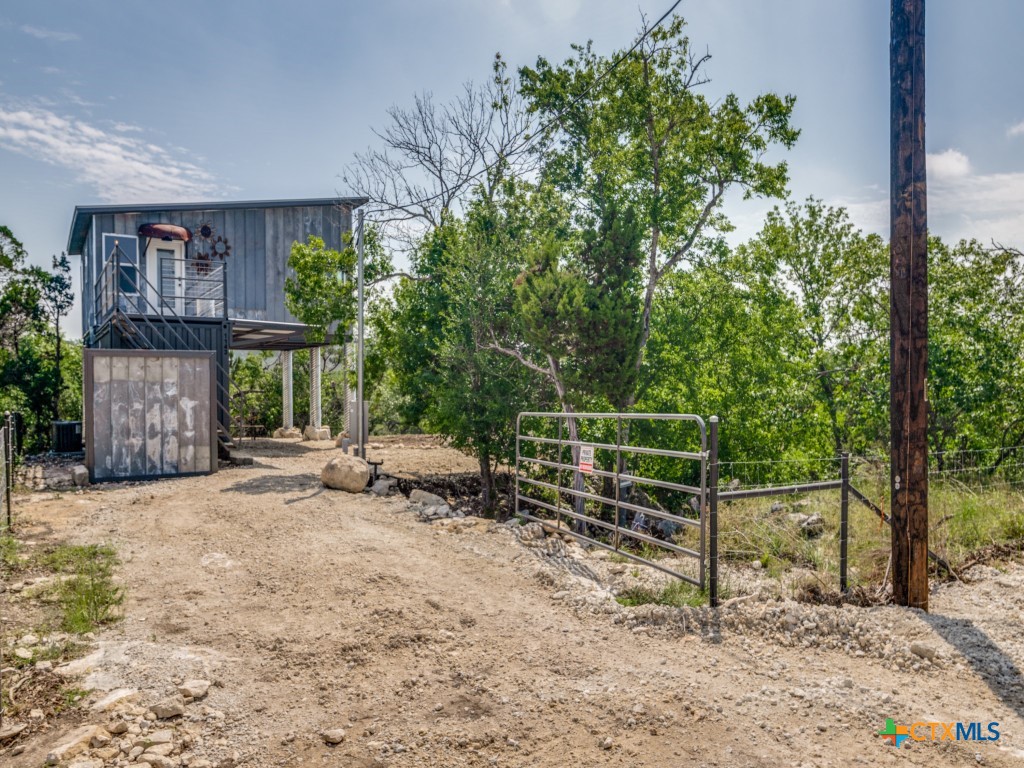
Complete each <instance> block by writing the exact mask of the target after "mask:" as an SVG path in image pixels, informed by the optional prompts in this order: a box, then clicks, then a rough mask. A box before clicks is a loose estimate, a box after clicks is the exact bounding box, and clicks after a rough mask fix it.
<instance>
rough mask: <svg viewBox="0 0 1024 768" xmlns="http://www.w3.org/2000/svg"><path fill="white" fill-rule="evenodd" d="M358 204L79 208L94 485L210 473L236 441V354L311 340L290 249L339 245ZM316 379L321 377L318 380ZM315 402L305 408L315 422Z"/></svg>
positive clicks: (74, 244)
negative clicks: (292, 290) (293, 299)
mask: <svg viewBox="0 0 1024 768" xmlns="http://www.w3.org/2000/svg"><path fill="white" fill-rule="evenodd" d="M365 202H366V201H365V199H363V198H321V199H313V200H272V201H254V202H222V203H185V204H167V205H97V206H78V207H76V208H75V212H74V216H73V218H72V222H71V232H70V234H69V237H68V253H69V254H71V255H80V256H81V257H82V262H81V264H82V286H83V295H82V329H83V341H84V345H85V347H86V351H85V357H86V359H87V364H86V381H85V399H86V424H85V439H86V465H87V466H88V467H89V472H90V475H91V478H92V479H93V480H105V479H108V480H109V479H123V478H129V477H131V478H138V477H161V476H174V475H181V474H197V473H203V472H212V471H215V470H216V466H217V461H216V456H217V452H218V449H220V451H221V453H223V451H224V450H225V446H227V445H230V435H231V423H230V400H229V398H230V391H231V382H230V377H229V371H230V366H229V352H230V350H276V351H281V352H282V353H283V358H284V359H283V363H284V366H283V367H284V370H285V373H286V376H287V377H288V379H289V380H288V381H286V382H285V388H284V389H285V396H286V402H285V404H284V405H285V414H286V416H285V420H286V424H285V426H291V424H290V419H291V410H292V408H291V402H290V400H287V398H290V396H291V382H290V370H291V353H292V351H293V350H298V349H310V350H311V354H312V355H314V356H315V357H314V359H319V348H318V347H317V345H315V344H313V343H311V342H309V341H307V339H306V331H307V328H306V326H304V325H303V324H302V323H300V322H298V321H297V320H296V319H295V318H294V317H292V316H291V314H290V313H289V312H288V310H287V308H286V307H285V302H284V283H285V278H286V277H287V275H288V267H287V264H288V257H289V254H290V252H291V246H292V243H294V242H296V241H300V242H304V241H305V240H306V238H307V236H308V235H317V236H319V237H321V238H323V240H324V242H325V244H326V246H327V247H328V248H334V249H341V248H342V247H343V238H344V235H345V233H347V232H350V231H351V229H352V212H353V210H354V209H355V208H357V207H359V206H361V205H363V204H364V203H365ZM314 368H315V370H316V371H317V374H318V372H319V366H314ZM314 378H316V379H318V378H319V376H318V375H316V376H315V377H314ZM314 397H315V398H316V400H317V402H313V403H311V408H310V410H311V414H312V415H313V420H314V426H316V427H319V426H320V424H319V414H320V404H319V401H318V398H319V387H318V386H317V387H315V395H314Z"/></svg>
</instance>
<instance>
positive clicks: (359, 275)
mask: <svg viewBox="0 0 1024 768" xmlns="http://www.w3.org/2000/svg"><path fill="white" fill-rule="evenodd" d="M363 234H364V232H363V211H362V210H360V211H359V247H358V250H357V253H356V256H357V260H356V280H357V286H356V287H357V293H358V318H357V321H356V417H357V418H358V420H359V424H358V427H357V434H356V446H357V448H356V455H357V456H359V457H360V458H361V459H365V458H366V443H365V442H363V433H364V432H365V431H366V424H365V423H364V421H363V418H364V415H365V414H364V413H363V240H364V238H363Z"/></svg>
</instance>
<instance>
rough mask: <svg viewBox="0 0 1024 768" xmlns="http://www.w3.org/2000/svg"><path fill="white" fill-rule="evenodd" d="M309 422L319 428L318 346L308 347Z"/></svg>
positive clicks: (314, 427)
mask: <svg viewBox="0 0 1024 768" xmlns="http://www.w3.org/2000/svg"><path fill="white" fill-rule="evenodd" d="M309 423H310V424H311V425H312V427H313V429H320V347H310V348H309Z"/></svg>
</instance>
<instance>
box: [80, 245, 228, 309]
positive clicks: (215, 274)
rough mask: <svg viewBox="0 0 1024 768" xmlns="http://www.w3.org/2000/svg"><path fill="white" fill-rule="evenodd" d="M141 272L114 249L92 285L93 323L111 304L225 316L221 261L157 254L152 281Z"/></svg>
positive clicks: (142, 270) (224, 266)
mask: <svg viewBox="0 0 1024 768" xmlns="http://www.w3.org/2000/svg"><path fill="white" fill-rule="evenodd" d="M147 271H149V270H146V269H145V268H144V265H140V264H136V263H135V262H134V261H131V260H129V259H128V258H127V257H126V256H125V254H124V252H123V251H121V250H120V248H115V250H114V251H113V252H112V253H111V254H110V255H109V256H108V257H107V259H106V260H105V262H104V264H103V268H102V269H101V270H100V274H99V277H98V278H97V279H96V284H95V286H94V299H95V303H94V307H95V320H94V323H99V322H102V321H103V320H104V319H106V318H107V317H108V316H109V315H110V313H111V312H113V311H114V309H119V310H121V311H122V312H126V313H128V314H133V315H167V316H171V315H173V316H177V317H181V318H188V317H201V318H211V319H213V318H226V317H227V269H226V265H225V264H224V263H222V262H214V261H206V260H202V259H178V258H174V257H170V256H163V257H161V258H160V261H159V264H158V269H157V270H156V275H154V276H153V277H154V279H155V283H156V284H154V282H153V281H151V280H150V279H149V278H148V277H147V276H146V272H147ZM151 274H152V273H151Z"/></svg>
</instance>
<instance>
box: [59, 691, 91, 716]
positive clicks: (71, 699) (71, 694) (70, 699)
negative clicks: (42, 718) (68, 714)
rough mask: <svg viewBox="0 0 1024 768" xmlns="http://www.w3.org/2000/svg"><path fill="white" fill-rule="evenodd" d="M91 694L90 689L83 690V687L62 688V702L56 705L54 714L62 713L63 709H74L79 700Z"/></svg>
mask: <svg viewBox="0 0 1024 768" xmlns="http://www.w3.org/2000/svg"><path fill="white" fill-rule="evenodd" d="M88 695H89V692H88V691H85V690H82V689H81V688H62V689H61V692H60V702H59V703H58V704H57V706H56V707H54V714H60V713H61V712H63V711H66V710H69V709H74V708H75V707H76V706H77V705H78V702H80V701H81V700H82V699H84V698H85V697H86V696H88Z"/></svg>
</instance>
